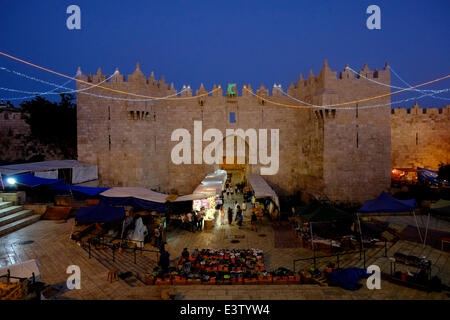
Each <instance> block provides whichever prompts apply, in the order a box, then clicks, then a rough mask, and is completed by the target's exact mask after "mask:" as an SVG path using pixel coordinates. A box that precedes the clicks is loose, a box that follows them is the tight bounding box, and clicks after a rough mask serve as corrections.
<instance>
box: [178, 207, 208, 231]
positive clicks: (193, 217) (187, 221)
mask: <svg viewBox="0 0 450 320" xmlns="http://www.w3.org/2000/svg"><path fill="white" fill-rule="evenodd" d="M205 216H206V212H205V208H204V207H201V208H200V211H198V212H197V211H195V210H192V211H191V212H189V213H187V214H184V213H183V214H182V215H181V226H182V228H184V229H186V230H189V231H191V232H195V231H202V230H203V220H204V219H205Z"/></svg>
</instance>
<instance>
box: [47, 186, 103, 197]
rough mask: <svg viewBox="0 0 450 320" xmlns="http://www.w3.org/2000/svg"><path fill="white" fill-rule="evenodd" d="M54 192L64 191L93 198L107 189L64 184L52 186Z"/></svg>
mask: <svg viewBox="0 0 450 320" xmlns="http://www.w3.org/2000/svg"><path fill="white" fill-rule="evenodd" d="M52 187H53V188H54V189H56V190H66V191H76V192H80V193H83V194H87V195H89V196H95V195H97V194H99V193H102V192H103V191H106V190H108V189H109V188H93V187H83V186H70V185H66V184H55V185H53V186H52Z"/></svg>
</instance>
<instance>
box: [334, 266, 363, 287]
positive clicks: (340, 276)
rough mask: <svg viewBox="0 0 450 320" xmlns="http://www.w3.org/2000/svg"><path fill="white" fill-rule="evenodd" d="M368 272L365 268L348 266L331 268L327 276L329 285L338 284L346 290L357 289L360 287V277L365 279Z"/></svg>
mask: <svg viewBox="0 0 450 320" xmlns="http://www.w3.org/2000/svg"><path fill="white" fill-rule="evenodd" d="M368 277H369V274H368V273H367V271H366V270H365V269H360V268H349V269H337V270H333V271H332V272H331V274H330V275H329V277H328V280H329V281H330V285H331V286H338V287H341V288H344V289H347V290H358V289H360V288H361V287H362V284H361V283H359V281H360V279H361V278H363V279H366V278H368Z"/></svg>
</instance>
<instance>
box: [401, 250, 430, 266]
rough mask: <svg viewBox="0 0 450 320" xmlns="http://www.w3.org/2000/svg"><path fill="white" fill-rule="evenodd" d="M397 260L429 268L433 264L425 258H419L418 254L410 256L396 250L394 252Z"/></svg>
mask: <svg viewBox="0 0 450 320" xmlns="http://www.w3.org/2000/svg"><path fill="white" fill-rule="evenodd" d="M394 258H395V261H397V262H400V263H404V264H409V265H412V266H415V267H418V268H424V269H425V268H429V267H430V266H431V261H430V260H427V259H425V258H419V257H416V256H408V255H406V254H403V253H400V252H396V253H395V254H394Z"/></svg>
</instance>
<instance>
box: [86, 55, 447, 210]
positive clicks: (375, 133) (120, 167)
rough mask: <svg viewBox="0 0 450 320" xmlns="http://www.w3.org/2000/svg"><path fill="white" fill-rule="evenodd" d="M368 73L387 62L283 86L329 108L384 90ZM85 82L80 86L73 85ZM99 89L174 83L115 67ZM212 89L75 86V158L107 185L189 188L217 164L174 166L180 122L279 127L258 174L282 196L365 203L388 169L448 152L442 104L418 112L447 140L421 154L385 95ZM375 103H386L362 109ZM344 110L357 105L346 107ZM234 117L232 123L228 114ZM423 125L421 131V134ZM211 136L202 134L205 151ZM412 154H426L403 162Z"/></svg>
mask: <svg viewBox="0 0 450 320" xmlns="http://www.w3.org/2000/svg"><path fill="white" fill-rule="evenodd" d="M78 77H79V79H80V80H84V81H87V82H89V83H92V84H95V83H99V82H100V81H103V80H104V79H106V76H105V75H103V74H102V72H101V69H99V70H98V71H97V74H95V75H92V74H90V75H84V74H82V73H80V74H79V76H78ZM366 78H371V79H374V80H376V81H378V82H382V83H384V84H386V85H390V71H389V68H388V65H387V63H386V66H385V67H384V68H383V69H381V70H379V69H375V70H374V71H372V70H370V69H369V67H368V66H367V65H364V67H363V68H362V70H361V71H360V72H359V75H358V76H356V77H355V75H354V74H353V73H352V72H351V71H350V70H348V69H347V68H345V69H344V71H342V72H340V73H339V75H338V74H337V72H334V71H332V70H331V69H330V68H329V67H328V63H327V61H325V62H324V65H323V68H322V70H321V71H320V73H319V74H318V75H317V76H314V74H313V72H312V71H311V72H310V74H309V77H308V78H307V79H306V80H305V79H303V77H302V75H300V77H299V80H298V81H297V82H296V83H295V84H294V83H292V84H291V86H290V87H289V88H288V89H287V93H288V94H289V95H290V96H293V97H294V98H296V99H299V100H302V101H306V102H308V103H312V104H315V105H329V104H336V103H344V102H347V101H355V100H359V99H364V98H368V97H373V96H380V95H385V94H388V93H389V92H390V88H389V86H382V85H379V84H376V83H373V82H370V81H369V80H367V79H366ZM87 86H89V85H88V84H83V83H81V82H78V83H77V89H82V88H85V87H87ZM102 86H105V87H108V88H111V89H116V90H121V91H126V92H132V93H135V94H140V95H146V96H156V97H165V96H168V95H173V94H175V93H176V92H177V90H176V89H175V88H174V86H173V84H170V85H169V84H167V83H166V82H165V79H164V77H161V79H160V80H156V79H155V76H154V74H153V72H152V74H151V76H150V77H149V78H147V77H145V76H144V75H143V73H142V71H141V70H140V67H139V65H137V67H136V70H135V72H134V73H133V74H131V75H129V76H128V81H126V79H125V76H124V75H122V74H120V73H119V72H117V73H116V74H115V75H114V77H112V79H111V80H110V81H108V82H105V83H104V84H102ZM213 89H218V90H217V91H215V92H213V93H212V94H209V95H207V96H201V97H200V95H201V94H203V93H206V92H207V90H206V89H205V88H204V86H203V85H201V87H200V88H199V89H198V90H196V92H195V95H194V92H193V91H192V89H190V88H188V89H186V90H185V91H184V92H183V93H182V94H181V96H182V97H194V98H193V99H189V100H154V101H125V100H114V99H106V98H101V97H95V96H92V95H85V94H82V93H79V94H78V95H77V119H78V121H77V122H78V160H80V161H83V162H87V163H92V164H96V165H98V167H99V179H100V183H101V185H103V186H108V187H110V186H142V187H146V188H150V189H153V190H157V191H161V192H168V193H178V194H189V193H191V192H192V191H193V190H194V188H195V187H196V186H197V185H198V184H199V183H200V181H201V180H202V179H203V178H204V177H205V175H206V174H208V173H210V172H211V171H214V170H216V169H219V168H220V164H212V165H209V164H205V163H203V164H189V165H184V164H181V165H176V164H174V163H172V161H171V150H172V148H173V147H174V146H175V145H176V144H177V143H178V142H176V141H174V142H173V141H171V134H172V132H173V131H174V130H176V129H179V128H185V129H187V130H188V131H189V132H190V134H191V136H193V129H194V121H202V122H203V123H202V126H203V132H205V131H206V130H207V129H209V128H216V129H219V130H220V131H222V132H225V130H226V129H238V128H241V129H243V130H244V131H245V130H247V129H250V128H253V129H256V130H259V129H268V131H270V130H269V129H279V141H280V147H279V150H280V151H279V170H278V173H277V174H275V175H268V176H264V178H265V179H266V180H267V181H268V182H269V183H270V184H271V185H272V186H273V187H274V189H275V191H277V193H278V194H281V195H284V194H293V193H295V192H297V191H306V192H308V193H311V194H313V195H315V196H316V197H317V198H320V199H329V200H331V201H336V202H348V203H361V202H363V201H365V200H368V199H372V198H374V197H375V196H377V195H378V194H379V193H380V192H381V191H382V190H387V189H389V187H390V174H391V167H392V166H396V167H398V164H403V163H405V165H406V164H407V163H408V161H409V162H410V163H416V162H417V163H419V162H420V161H421V162H420V163H421V165H423V166H428V167H435V166H436V165H437V163H438V161H446V159H448V154H449V144H448V142H449V141H450V139H448V133H449V129H448V128H449V126H448V125H447V126H446V125H445V124H448V107H447V108H445V109H442V110H443V111H444V113H443V114H442V113H439V112H440V111H436V115H435V117H434V118H433V117H431V116H432V114H434V113H435V111H430V112H431V113H432V114H426V115H425V114H423V116H422V117H423V118H425V117H429V120H426V121H425V120H423V121H422V122H423V123H422V122H421V128H422V129H421V131H420V132H421V139H425V137H427V139H429V141H433V146H437V145H441V146H443V147H442V150H441V151H433V152H428V151H427V152H426V153H431V154H428V155H425V153H423V152H422V151H420V152H421V153H420V154H423V155H420V154H419V150H418V148H414V147H413V146H410V143H411V142H410V141H409V140H407V141H406V140H405V142H404V143H403V140H399V139H400V138H398V137H400V136H401V137H405V138H402V139H410V133H409V132H410V131H411V130H413V127H414V126H415V125H416V122H413V121H412V120H411V121H409V120H406V121H405V120H404V121H400V120H399V118H400V117H401V116H400V115H398V114H397V113H396V112H397V111H396V110H397V109H396V110H395V111H394V113H393V114H391V106H390V96H389V95H387V96H385V97H383V98H378V99H374V100H369V101H366V102H364V103H360V104H355V105H344V106H342V107H341V106H336V107H335V108H333V109H327V110H325V109H317V108H309V109H305V108H303V109H300V108H289V107H283V106H278V105H274V104H272V103H269V102H268V101H266V100H264V98H266V99H270V100H271V101H275V102H277V103H283V104H291V105H299V103H298V102H296V101H294V100H292V99H290V98H288V97H286V96H284V95H283V94H282V93H281V92H280V91H279V90H277V89H276V88H274V89H273V90H272V94H271V95H270V94H269V90H268V89H266V88H265V87H264V85H261V87H260V88H259V89H257V90H253V89H252V88H251V86H250V85H247V86H246V89H248V90H249V91H250V92H255V93H256V94H257V95H259V96H260V97H263V98H262V99H261V98H258V97H255V96H253V95H252V94H251V93H249V92H247V91H246V90H244V89H243V88H242V90H239V88H233V90H234V91H236V94H235V95H233V96H229V95H228V94H227V92H226V88H224V89H222V88H221V87H220V86H217V85H214V87H213ZM239 91H241V92H239ZM87 92H89V93H93V94H97V95H103V96H110V97H115V98H120V99H123V98H127V99H139V98H138V97H133V96H130V95H124V94H120V93H117V92H112V91H109V90H105V89H102V88H98V87H96V88H92V89H89V90H88V91H87ZM224 94H225V95H224ZM378 104H385V105H386V106H383V107H377V108H360V107H363V106H370V105H378ZM348 107H353V109H350V110H349V109H348ZM411 110H415V109H414V108H413V109H411ZM445 112H446V113H445ZM405 113H406V111H405ZM445 114H447V115H446V116H445ZM408 116H409V117H411V118H412V116H413V115H411V114H408V115H404V116H402V117H404V118H405V119H406V118H408ZM439 117H440V118H439ZM445 117H446V118H445ZM233 118H234V119H235V121H231V119H233ZM438 118H439V119H441V118H442V120H438ZM436 121H437V122H436ZM391 122H392V125H391ZM399 122H402V124H401V125H400V124H399ZM432 127H433V128H439V130H435V129H431V128H432ZM424 132H427V133H426V136H425V134H424ZM406 137H408V138H406ZM446 138H447V141H446V142H444V141H443V140H444V139H446ZM420 141H424V142H425V140H420ZM247 142H248V141H247ZM412 142H414V141H412ZM441 142H442V143H441ZM209 143H210V142H207V141H204V142H203V148H202V149H204V148H205V147H206V146H207V145H208V144H209ZM268 149H269V150H270V139H269V140H268ZM427 150H428V149H427ZM411 153H412V154H415V155H412V154H411ZM411 157H412V159H423V160H420V161H418V160H417V161H416V160H414V161H416V162H414V161H413V160H408V159H409V158H411ZM446 157H447V158H446ZM191 158H192V159H193V155H191ZM246 159H247V160H248V150H247V151H246ZM397 159H398V160H397ZM439 159H442V160H439ZM411 161H412V162H411ZM260 167H261V165H259V164H248V162H247V165H246V172H247V173H259V172H260Z"/></svg>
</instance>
